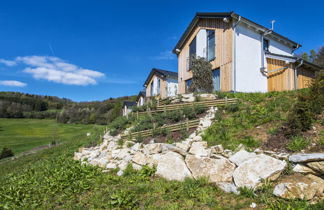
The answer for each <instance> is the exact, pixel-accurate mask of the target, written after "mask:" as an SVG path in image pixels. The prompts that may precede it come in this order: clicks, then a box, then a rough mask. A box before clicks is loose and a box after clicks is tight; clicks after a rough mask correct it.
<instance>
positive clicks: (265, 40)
mask: <svg viewBox="0 0 324 210" xmlns="http://www.w3.org/2000/svg"><path fill="white" fill-rule="evenodd" d="M263 50H264V51H266V52H269V40H268V39H263Z"/></svg>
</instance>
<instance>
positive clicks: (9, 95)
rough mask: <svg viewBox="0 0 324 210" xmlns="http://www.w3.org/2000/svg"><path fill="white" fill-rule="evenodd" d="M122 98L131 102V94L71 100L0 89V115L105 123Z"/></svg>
mask: <svg viewBox="0 0 324 210" xmlns="http://www.w3.org/2000/svg"><path fill="white" fill-rule="evenodd" d="M125 100H128V101H134V100H135V97H134V96H126V97H119V98H115V99H114V98H109V99H107V100H104V101H93V102H74V101H72V100H70V99H66V98H59V97H56V96H40V95H33V94H26V93H18V92H0V118H31V119H56V120H57V122H60V123H82V124H102V125H105V124H107V123H109V122H111V121H112V120H114V119H115V118H116V117H118V116H119V115H120V114H121V108H122V103H123V101H125Z"/></svg>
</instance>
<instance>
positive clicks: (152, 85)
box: [151, 81, 154, 96]
mask: <svg viewBox="0 0 324 210" xmlns="http://www.w3.org/2000/svg"><path fill="white" fill-rule="evenodd" d="M153 83H154V82H153V81H152V83H151V96H153V93H154V91H153V87H154V84H153Z"/></svg>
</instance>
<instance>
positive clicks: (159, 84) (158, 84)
mask: <svg viewBox="0 0 324 210" xmlns="http://www.w3.org/2000/svg"><path fill="white" fill-rule="evenodd" d="M160 89H161V80H160V79H158V80H157V94H160Z"/></svg>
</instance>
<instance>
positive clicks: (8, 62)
mask: <svg viewBox="0 0 324 210" xmlns="http://www.w3.org/2000/svg"><path fill="white" fill-rule="evenodd" d="M0 63H2V64H4V65H6V66H15V65H16V64H17V63H16V61H11V60H6V59H2V58H0Z"/></svg>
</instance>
